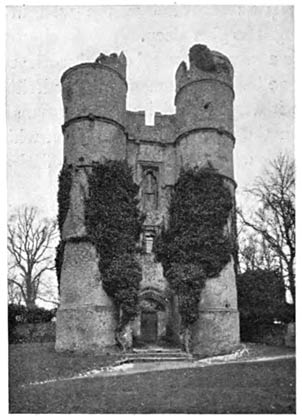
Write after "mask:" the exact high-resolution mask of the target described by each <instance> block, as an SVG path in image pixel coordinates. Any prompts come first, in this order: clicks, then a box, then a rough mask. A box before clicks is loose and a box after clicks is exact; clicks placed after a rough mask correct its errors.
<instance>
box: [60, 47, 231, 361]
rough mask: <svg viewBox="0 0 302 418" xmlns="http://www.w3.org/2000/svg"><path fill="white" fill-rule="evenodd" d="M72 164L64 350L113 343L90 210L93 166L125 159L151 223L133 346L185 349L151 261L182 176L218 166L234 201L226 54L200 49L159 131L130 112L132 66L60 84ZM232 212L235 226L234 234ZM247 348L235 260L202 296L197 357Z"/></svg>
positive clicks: (82, 67)
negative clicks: (168, 344)
mask: <svg viewBox="0 0 302 418" xmlns="http://www.w3.org/2000/svg"><path fill="white" fill-rule="evenodd" d="M61 82H62V95H63V103H64V116H65V120H64V125H63V127H62V130H63V134H64V159H65V161H66V162H67V164H70V165H72V167H73V184H72V189H71V199H70V208H69V212H68V215H67V218H66V221H65V224H64V228H63V239H64V240H65V241H66V246H65V253H64V262H63V266H62V272H61V304H60V308H59V310H58V314H57V335H56V349H57V350H59V351H63V350H80V351H81V350H90V349H97V350H102V349H103V348H105V347H108V346H112V345H114V344H115V337H114V329H115V325H116V312H115V308H114V305H113V303H112V301H111V300H110V298H109V297H108V296H107V294H106V293H105V292H104V290H103V288H102V283H101V281H100V274H99V271H98V259H97V255H96V251H95V248H94V247H93V246H92V244H91V243H89V242H85V241H83V240H82V241H81V240H75V239H74V238H81V237H85V235H86V230H85V224H84V205H83V201H84V198H85V196H86V195H87V193H88V185H87V172H88V171H89V167H90V166H91V164H92V163H93V162H101V161H104V160H106V159H114V160H123V159H126V160H127V161H128V163H129V165H130V166H131V167H132V168H133V173H134V174H133V175H134V180H135V182H136V183H137V184H138V185H139V186H140V192H139V193H140V195H139V198H140V209H141V211H143V212H144V213H145V214H146V220H145V223H144V230H143V234H142V237H141V243H140V244H141V246H142V248H143V254H142V255H141V256H140V261H141V264H142V271H143V279H142V282H141V291H140V314H139V315H138V317H137V318H136V320H135V321H133V323H132V324H131V332H132V335H133V337H134V338H135V339H137V340H138V341H139V340H141V341H143V342H146V343H153V344H154V343H157V344H160V342H161V341H163V340H165V339H168V338H169V339H170V340H171V339H172V341H175V342H176V343H177V341H178V340H179V322H180V320H179V314H178V311H177V298H176V297H175V295H173V292H171V290H170V289H169V286H168V283H167V281H166V279H165V277H164V275H163V269H162V266H161V265H160V264H159V263H157V262H156V260H155V258H154V254H153V252H152V245H153V239H154V237H155V235H156V234H157V233H158V232H159V231H160V228H161V227H162V226H163V225H164V224H165V223H167V222H168V217H167V212H168V207H169V199H170V195H171V191H172V190H173V186H174V184H175V183H176V181H177V178H178V176H179V172H180V169H181V168H182V167H194V166H200V167H204V166H207V165H209V164H210V165H211V166H213V167H214V168H216V169H217V170H218V171H219V173H220V174H221V175H222V176H223V178H224V181H225V184H226V185H227V187H229V189H230V190H231V192H232V194H233V196H234V201H235V187H236V183H235V181H234V173H233V149H234V144H235V138H234V135H233V100H234V90H233V67H232V65H231V63H230V61H229V59H228V58H227V57H226V56H224V55H222V54H221V53H218V52H215V51H211V50H209V49H208V48H207V47H206V46H204V45H194V46H193V47H192V48H191V49H190V53H189V66H187V64H186V63H185V62H182V63H181V64H180V65H179V67H178V69H177V71H176V95H175V106H176V112H175V114H172V115H163V114H161V113H158V112H156V113H155V120H154V126H147V125H146V124H145V113H144V112H143V111H138V112H133V111H129V110H126V95H127V81H126V57H125V55H124V54H123V53H121V54H120V55H119V56H118V55H117V54H111V55H110V56H106V55H104V54H100V56H99V57H98V58H97V60H96V62H94V63H83V64H79V65H76V66H74V67H72V68H70V69H68V70H67V71H66V72H65V73H64V74H63V76H62V79H61ZM233 215H234V213H233V214H232V215H231V216H230V219H229V223H228V225H227V228H228V232H229V233H230V234H231V233H233V231H234V228H235V225H234V222H233V219H234V216H233ZM238 343H239V315H238V311H237V293H236V283H235V272H234V263H233V260H232V261H231V262H230V263H229V264H228V265H227V266H226V267H225V268H224V269H223V271H222V272H221V274H220V275H219V276H218V277H216V278H211V279H208V280H207V283H206V287H205V289H204V290H203V291H202V295H201V300H200V306H199V320H198V321H197V322H196V323H195V324H194V327H193V352H194V353H195V354H199V355H213V354H219V353H225V352H228V351H230V350H231V349H232V348H234V347H235V346H236V345H237V344H238Z"/></svg>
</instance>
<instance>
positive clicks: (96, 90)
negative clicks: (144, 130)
mask: <svg viewBox="0 0 302 418" xmlns="http://www.w3.org/2000/svg"><path fill="white" fill-rule="evenodd" d="M61 82H62V95H63V104H64V116H65V123H64V125H63V132H64V157H65V159H66V162H67V163H68V164H73V165H78V164H80V165H83V164H90V163H91V162H92V161H101V160H102V159H124V158H125V155H126V137H125V133H124V122H125V114H126V94H127V82H126V58H125V56H124V54H123V53H121V54H120V55H119V57H118V56H117V55H116V54H111V55H110V56H106V55H104V54H100V56H99V58H97V60H96V62H95V63H84V64H80V65H76V66H75V67H72V68H70V69H68V70H67V71H66V72H65V73H64V74H63V76H62V78H61Z"/></svg>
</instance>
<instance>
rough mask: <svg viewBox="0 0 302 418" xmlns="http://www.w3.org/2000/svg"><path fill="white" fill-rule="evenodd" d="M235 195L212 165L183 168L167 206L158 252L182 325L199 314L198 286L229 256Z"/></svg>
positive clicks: (221, 265)
mask: <svg viewBox="0 0 302 418" xmlns="http://www.w3.org/2000/svg"><path fill="white" fill-rule="evenodd" d="M232 202H233V199H232V195H231V193H230V191H229V189H228V188H227V187H226V186H225V185H224V180H223V178H222V177H221V176H220V175H219V174H218V173H217V172H216V170H214V169H213V168H192V169H188V170H186V171H184V170H183V171H182V172H181V173H180V176H179V179H178V181H177V183H176V185H175V189H174V193H173V195H172V198H171V203H170V208H169V225H168V227H167V228H166V229H164V230H163V231H162V232H161V234H160V235H159V236H158V237H157V238H156V240H155V243H154V252H155V254H156V257H157V260H158V261H160V262H161V263H162V265H163V269H164V274H165V276H166V278H167V280H168V282H169V283H170V286H171V288H172V289H173V290H174V291H175V293H176V294H177V295H178V298H179V310H180V314H181V318H182V322H183V325H184V326H185V327H188V326H189V325H190V324H193V323H194V322H195V321H196V320H197V318H198V303H199V301H200V292H201V290H202V288H203V287H204V286H205V281H206V279H207V278H210V277H215V276H217V275H218V274H219V273H220V272H221V270H222V269H223V267H224V266H225V265H226V264H227V263H228V262H229V261H230V258H231V254H232V252H233V245H232V239H231V238H230V237H229V234H227V233H226V232H225V227H226V224H227V220H228V217H229V214H230V210H231V209H232Z"/></svg>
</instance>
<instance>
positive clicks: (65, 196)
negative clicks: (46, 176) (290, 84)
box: [55, 161, 72, 292]
mask: <svg viewBox="0 0 302 418" xmlns="http://www.w3.org/2000/svg"><path fill="white" fill-rule="evenodd" d="M58 183H59V187H58V195H57V198H58V217H57V219H58V227H59V233H60V241H59V244H58V245H57V247H56V259H55V265H56V272H57V280H58V289H59V292H60V277H61V269H62V264H63V257H64V248H65V242H64V241H63V240H62V232H63V225H64V222H65V219H66V216H67V213H68V209H69V204H70V191H71V186H72V166H71V165H68V164H67V163H66V161H64V164H63V167H62V169H61V171H60V173H59V177H58Z"/></svg>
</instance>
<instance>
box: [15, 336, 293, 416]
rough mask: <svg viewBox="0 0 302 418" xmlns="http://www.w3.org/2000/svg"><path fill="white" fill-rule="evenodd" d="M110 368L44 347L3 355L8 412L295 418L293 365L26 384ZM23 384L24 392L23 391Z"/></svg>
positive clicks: (105, 358) (287, 362)
mask: <svg viewBox="0 0 302 418" xmlns="http://www.w3.org/2000/svg"><path fill="white" fill-rule="evenodd" d="M109 362H112V358H110V359H109V356H106V355H103V356H97V357H93V356H83V355H82V356H80V355H70V354H69V355H67V354H57V353H55V352H54V350H53V346H51V345H41V344H37V345H34V344H27V345H19V346H14V347H13V348H11V351H10V412H11V413H199V414H202V413H258V414H259V413H295V361H294V360H280V361H272V362H263V363H250V364H229V365H227V364H225V365H219V366H211V367H206V368H200V369H180V370H171V371H160V372H156V371H155V372H150V373H144V374H136V375H125V376H112V377H95V378H89V379H81V380H73V381H61V382H55V383H48V384H43V385H39V386H26V384H27V383H29V382H30V381H31V382H33V381H35V380H39V381H41V380H45V379H49V378H53V377H67V376H72V375H75V374H77V373H78V372H80V371H84V370H87V369H92V368H96V367H100V366H101V365H104V364H108V363H109ZM22 384H25V387H22Z"/></svg>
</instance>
